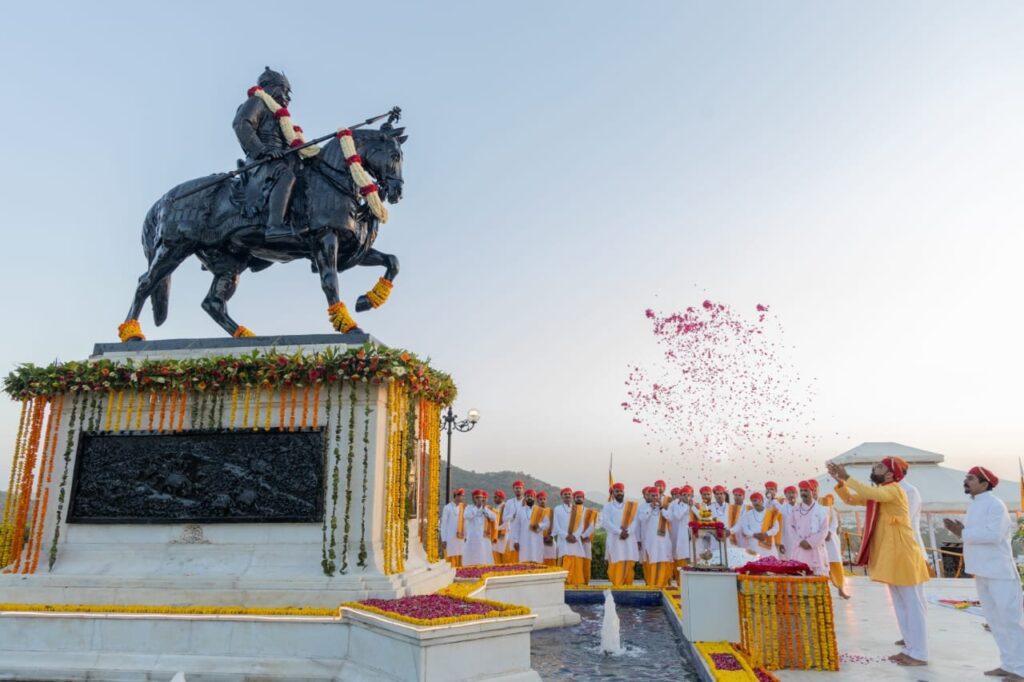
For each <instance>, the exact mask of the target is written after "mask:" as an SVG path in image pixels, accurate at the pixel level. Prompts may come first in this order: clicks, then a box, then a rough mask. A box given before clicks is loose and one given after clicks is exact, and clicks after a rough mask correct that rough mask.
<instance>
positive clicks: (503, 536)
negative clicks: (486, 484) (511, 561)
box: [491, 490, 509, 564]
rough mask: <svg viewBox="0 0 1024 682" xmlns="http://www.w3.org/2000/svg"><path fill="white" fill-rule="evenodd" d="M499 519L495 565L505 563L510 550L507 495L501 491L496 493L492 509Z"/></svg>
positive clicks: (495, 542)
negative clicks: (506, 506)
mask: <svg viewBox="0 0 1024 682" xmlns="http://www.w3.org/2000/svg"><path fill="white" fill-rule="evenodd" d="M491 511H493V512H494V515H495V516H496V517H497V518H498V520H497V522H496V523H497V524H498V533H497V539H495V541H494V546H493V547H492V549H493V550H494V563H496V564H503V563H505V557H506V556H507V555H508V550H509V522H508V519H507V518H505V493H504V492H503V491H501V490H495V491H494V507H493V508H492V509H491Z"/></svg>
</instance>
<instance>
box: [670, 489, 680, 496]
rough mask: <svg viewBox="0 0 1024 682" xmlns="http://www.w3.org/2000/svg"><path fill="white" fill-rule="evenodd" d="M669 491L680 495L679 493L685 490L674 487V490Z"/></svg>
mask: <svg viewBox="0 0 1024 682" xmlns="http://www.w3.org/2000/svg"><path fill="white" fill-rule="evenodd" d="M668 492H669V493H670V494H672V495H678V494H679V493H681V492H683V490H682V488H672V490H669V491H668Z"/></svg>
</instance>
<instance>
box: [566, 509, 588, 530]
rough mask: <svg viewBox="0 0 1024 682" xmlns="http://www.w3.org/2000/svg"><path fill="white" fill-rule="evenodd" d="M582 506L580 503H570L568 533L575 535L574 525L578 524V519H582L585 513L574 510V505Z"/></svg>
mask: <svg viewBox="0 0 1024 682" xmlns="http://www.w3.org/2000/svg"><path fill="white" fill-rule="evenodd" d="M582 506H583V505H581V504H580V505H577V504H574V505H572V509H570V510H569V534H570V535H576V527H577V526H578V525H579V524H580V521H582V520H583V516H585V514H579V513H578V512H577V511H576V507H582Z"/></svg>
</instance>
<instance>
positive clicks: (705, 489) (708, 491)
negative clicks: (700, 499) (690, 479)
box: [700, 485, 711, 495]
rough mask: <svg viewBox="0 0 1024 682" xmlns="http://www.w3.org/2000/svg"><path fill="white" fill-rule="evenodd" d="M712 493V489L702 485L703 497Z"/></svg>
mask: <svg viewBox="0 0 1024 682" xmlns="http://www.w3.org/2000/svg"><path fill="white" fill-rule="evenodd" d="M710 492H711V488H709V487H708V486H706V485H702V486H701V487H700V494H701V495H703V494H704V493H710Z"/></svg>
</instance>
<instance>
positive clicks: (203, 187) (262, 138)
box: [118, 67, 407, 341]
mask: <svg viewBox="0 0 1024 682" xmlns="http://www.w3.org/2000/svg"><path fill="white" fill-rule="evenodd" d="M248 94H249V96H248V98H247V99H246V101H245V102H243V103H242V105H241V106H240V107H239V108H238V111H237V113H236V114H235V119H234V123H233V127H234V130H235V135H236V136H237V138H238V141H239V144H240V145H241V147H242V150H243V151H244V152H245V154H246V159H247V160H246V161H244V162H243V161H239V168H238V169H237V170H235V171H232V172H230V173H219V174H216V175H212V176H207V177H203V178H197V179H195V180H189V181H187V182H184V183H182V184H180V185H178V186H176V187H174V188H172V189H171V190H170V191H169V192H167V193H166V194H164V195H163V196H162V197H161V198H160V199H158V200H157V202H156V203H155V204H153V207H152V208H150V209H149V212H148V213H147V214H146V219H145V221H144V222H143V224H142V246H143V251H144V252H145V255H146V259H147V261H148V262H149V267H148V268H147V270H146V272H144V273H143V274H142V276H141V277H139V283H138V286H137V287H136V289H135V298H134V299H133V301H132V305H131V308H130V309H129V310H128V315H127V317H126V318H125V321H124V322H123V323H122V324H121V326H120V327H119V329H118V332H119V336H120V338H121V340H122V341H132V340H144V339H145V336H144V335H143V334H142V329H141V325H140V324H139V315H140V313H141V312H142V307H143V305H144V304H145V302H146V300H147V299H149V300H150V302H151V303H152V307H153V319H154V322H155V323H156V325H157V326H160V325H161V324H163V323H164V321H165V320H166V319H167V307H168V301H169V298H170V287H171V274H172V273H173V272H174V271H175V269H177V267H178V266H179V265H180V264H181V263H182V262H184V261H185V260H186V259H187V258H188V257H189V256H193V255H194V256H196V257H197V258H198V259H199V261H200V262H201V263H202V264H203V267H204V269H206V270H208V271H209V272H210V273H211V274H212V275H213V283H212V284H211V285H210V291H209V292H208V293H207V295H206V298H205V299H204V300H203V303H202V306H203V310H205V311H206V312H207V313H208V314H209V315H210V316H211V317H212V318H213V319H214V320H215V321H216V322H217V324H219V325H220V326H221V327H222V328H223V329H224V330H225V331H226V332H228V333H229V334H231V335H232V336H236V337H241V336H254V334H253V332H252V331H250V330H248V329H246V328H245V327H243V326H242V325H240V324H238V323H237V322H235V321H234V320H233V319H231V316H230V315H229V314H228V309H227V302H228V300H229V299H230V298H231V296H232V295H233V294H234V293H235V289H236V288H237V287H238V279H239V276H240V275H241V274H242V272H243V271H245V270H247V269H248V270H252V271H253V272H258V271H260V270H263V269H265V268H268V267H270V266H271V265H273V264H274V263H286V262H289V261H293V260H296V259H299V258H308V259H309V260H310V261H311V263H312V267H313V270H314V272H317V273H318V274H319V275H320V286H321V288H322V289H323V292H324V295H325V296H326V297H327V304H328V317H329V319H330V321H331V324H332V326H333V327H334V329H336V330H337V331H340V332H342V333H347V332H352V331H360V330H359V328H358V326H357V325H356V323H355V321H354V320H353V319H352V316H351V315H350V314H349V312H348V309H347V308H346V306H345V303H344V302H342V300H341V297H340V294H339V291H338V273H339V272H344V271H345V270H348V269H350V268H352V267H355V266H357V265H367V266H381V267H384V268H385V273H384V276H383V277H381V278H380V279H379V280H378V282H377V284H375V285H374V287H373V288H372V289H371V290H370V291H368V292H367V293H365V294H363V295H362V296H360V297H359V298H358V299H357V301H356V310H357V311H360V312H362V311H365V310H369V309H370V308H376V307H379V306H380V305H382V304H383V303H384V301H385V300H387V297H388V295H389V294H390V292H391V286H392V282H393V281H394V278H395V276H396V275H397V274H398V259H397V258H396V257H395V256H393V255H390V254H386V253H381V252H380V251H377V250H376V249H374V248H373V243H374V241H375V240H376V238H377V231H378V228H379V226H380V224H381V223H382V222H385V221H386V220H387V209H386V208H385V207H384V205H383V202H385V201H386V202H388V203H391V204H395V203H398V202H399V201H400V200H401V198H402V182H403V181H402V144H403V143H404V142H405V141H406V139H407V136H406V135H405V134H404V128H395V127H394V123H396V122H397V121H398V118H399V116H400V115H401V112H400V110H399V109H398V108H397V107H396V108H395V109H393V110H392V111H391V112H390V113H389V114H387V115H386V118H387V121H386V122H385V123H384V124H382V125H381V126H380V128H379V129H367V128H360V127H359V126H361V125H365V124H368V123H371V122H374V121H376V120H379V119H381V118H385V116H379V117H376V118H375V119H368V120H367V121H365V122H364V123H361V124H359V125H354V126H350V127H348V128H345V129H342V130H339V131H338V132H337V133H336V134H332V135H330V136H324V137H322V138H318V139H316V140H311V141H309V142H307V141H306V140H305V138H304V137H303V136H302V129H301V128H299V127H298V126H295V125H293V124H292V123H291V115H290V113H289V112H288V109H287V106H288V104H289V103H290V101H291V85H290V84H289V82H288V79H287V78H286V77H285V76H284V74H281V73H277V72H275V71H272V70H270V68H269V67H267V69H266V70H265V71H264V72H263V74H262V75H261V76H260V78H259V80H258V85H257V86H255V87H253V88H250V89H249V93H248ZM327 139H329V140H330V141H329V142H327V144H325V145H324V146H323V147H318V146H317V145H316V143H319V142H322V141H324V140H327Z"/></svg>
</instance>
